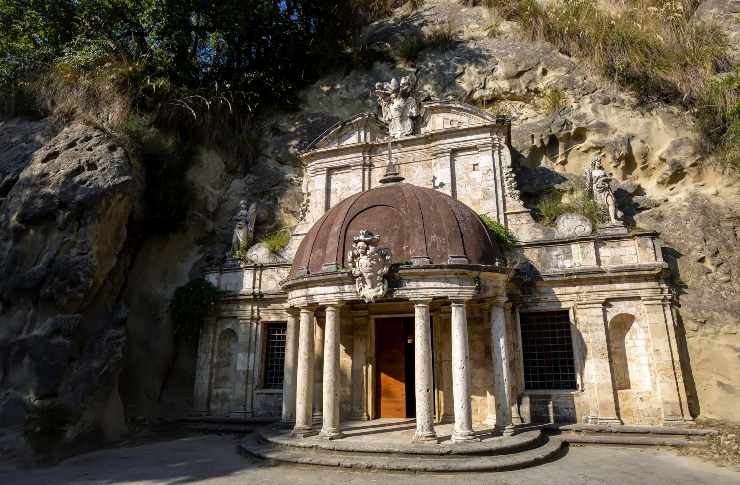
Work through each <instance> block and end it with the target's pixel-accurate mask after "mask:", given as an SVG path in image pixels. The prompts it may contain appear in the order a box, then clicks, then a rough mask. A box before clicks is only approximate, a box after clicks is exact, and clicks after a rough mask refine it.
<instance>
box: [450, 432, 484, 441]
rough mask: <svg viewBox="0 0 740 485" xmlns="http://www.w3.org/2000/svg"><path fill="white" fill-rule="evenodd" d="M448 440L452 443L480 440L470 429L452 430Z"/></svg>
mask: <svg viewBox="0 0 740 485" xmlns="http://www.w3.org/2000/svg"><path fill="white" fill-rule="evenodd" d="M450 440H451V441H452V442H453V443H464V442H470V441H480V438H477V437H476V436H475V434H473V432H472V431H454V432H453V433H452V437H451V438H450Z"/></svg>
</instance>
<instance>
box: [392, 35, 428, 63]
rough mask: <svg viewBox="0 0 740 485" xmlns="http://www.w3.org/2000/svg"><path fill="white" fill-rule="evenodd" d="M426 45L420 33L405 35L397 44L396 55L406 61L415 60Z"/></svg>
mask: <svg viewBox="0 0 740 485" xmlns="http://www.w3.org/2000/svg"><path fill="white" fill-rule="evenodd" d="M425 47H426V43H425V41H424V39H423V38H421V37H420V36H418V35H410V36H408V37H405V38H404V39H403V40H401V42H399V43H398V45H397V46H396V57H398V58H399V59H401V60H403V61H406V62H414V61H415V60H416V59H417V58H418V57H419V54H420V53H421V51H423V50H424V48H425Z"/></svg>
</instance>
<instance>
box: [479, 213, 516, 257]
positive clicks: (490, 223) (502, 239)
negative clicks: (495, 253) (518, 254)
mask: <svg viewBox="0 0 740 485" xmlns="http://www.w3.org/2000/svg"><path fill="white" fill-rule="evenodd" d="M480 219H481V221H482V222H483V225H484V226H486V229H487V230H488V234H489V235H490V236H491V239H493V240H494V241H495V242H496V243H498V245H499V246H500V247H501V249H503V250H504V251H508V250H511V249H514V247H515V246H516V243H517V240H516V237H515V236H514V234H512V233H511V231H509V228H508V227H506V226H504V225H503V224H501V223H499V222H497V221H494V220H493V219H492V218H491V217H490V216H489V215H488V214H481V215H480Z"/></svg>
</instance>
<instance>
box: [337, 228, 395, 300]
mask: <svg viewBox="0 0 740 485" xmlns="http://www.w3.org/2000/svg"><path fill="white" fill-rule="evenodd" d="M379 239H380V237H379V236H378V235H376V234H373V233H372V232H370V231H368V230H365V229H363V230H361V231H360V234H359V235H357V236H355V237H353V238H352V250H351V251H350V252H349V254H348V255H347V261H348V263H349V267H350V269H351V270H352V276H354V277H355V289H356V290H357V294H358V295H359V296H360V297H362V298H363V299H364V300H365V301H366V302H367V303H372V302H374V301H375V300H376V299H377V298H381V297H383V296H384V295H385V294H386V293H387V292H388V281H387V280H386V279H385V275H386V274H388V270H390V268H391V251H390V249H387V248H379V247H376V244H377V242H378V240H379Z"/></svg>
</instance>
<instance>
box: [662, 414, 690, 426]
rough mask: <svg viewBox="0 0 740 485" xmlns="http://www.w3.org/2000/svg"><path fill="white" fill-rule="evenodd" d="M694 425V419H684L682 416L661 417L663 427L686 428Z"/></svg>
mask: <svg viewBox="0 0 740 485" xmlns="http://www.w3.org/2000/svg"><path fill="white" fill-rule="evenodd" d="M691 424H696V422H695V421H694V418H684V417H683V416H663V426H688V425H691Z"/></svg>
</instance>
